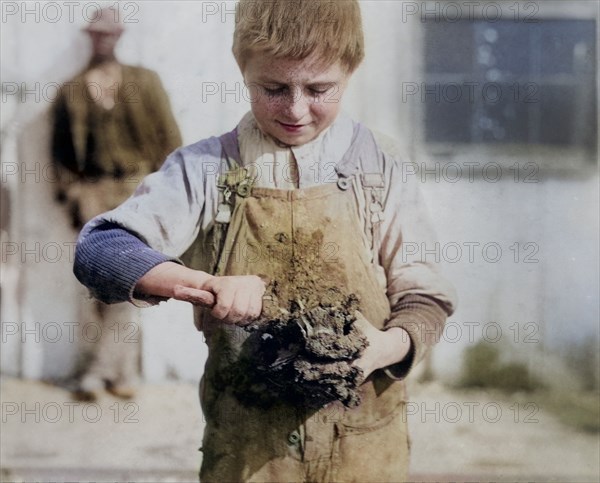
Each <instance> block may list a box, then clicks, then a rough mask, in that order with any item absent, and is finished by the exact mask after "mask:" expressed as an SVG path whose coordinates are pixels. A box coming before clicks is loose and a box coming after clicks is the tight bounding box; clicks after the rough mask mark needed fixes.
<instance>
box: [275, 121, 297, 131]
mask: <svg viewBox="0 0 600 483" xmlns="http://www.w3.org/2000/svg"><path fill="white" fill-rule="evenodd" d="M277 122H278V123H279V125H280V126H281V127H282V128H283V129H285V130H286V131H288V132H298V131H299V130H300V129H302V128H303V127H304V124H287V123H285V122H281V121H277Z"/></svg>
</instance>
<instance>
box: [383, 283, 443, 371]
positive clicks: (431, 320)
mask: <svg viewBox="0 0 600 483" xmlns="http://www.w3.org/2000/svg"><path fill="white" fill-rule="evenodd" d="M446 318H447V313H446V312H445V311H444V310H443V309H442V308H441V307H440V305H439V304H438V303H437V302H436V301H435V300H434V299H432V298H430V297H427V296H424V295H407V296H405V297H403V298H402V299H401V300H400V301H399V303H398V304H396V307H394V313H393V315H392V317H391V318H390V320H388V322H387V323H386V324H385V327H384V330H387V329H390V328H392V327H400V328H402V329H404V330H406V332H407V333H408V335H409V337H410V342H411V348H410V351H409V353H408V354H407V355H406V357H405V358H404V359H403V360H402V361H400V362H398V363H396V364H393V365H391V366H389V367H386V368H385V369H384V372H385V373H386V374H387V375H388V376H389V377H391V378H392V379H395V380H401V379H404V378H405V377H406V376H407V375H408V374H409V372H410V371H411V369H412V368H413V367H414V366H415V365H416V364H418V363H419V362H420V361H421V360H422V359H423V357H424V356H425V353H426V352H427V350H428V349H429V348H430V347H431V346H432V345H434V344H436V343H437V342H438V341H439V339H440V337H441V335H442V331H443V329H444V323H445V322H446Z"/></svg>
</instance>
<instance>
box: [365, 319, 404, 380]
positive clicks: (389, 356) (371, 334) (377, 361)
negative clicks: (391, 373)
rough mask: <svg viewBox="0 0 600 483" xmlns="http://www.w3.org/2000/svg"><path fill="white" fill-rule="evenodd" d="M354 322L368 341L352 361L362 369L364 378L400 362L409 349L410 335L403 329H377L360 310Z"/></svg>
mask: <svg viewBox="0 0 600 483" xmlns="http://www.w3.org/2000/svg"><path fill="white" fill-rule="evenodd" d="M355 323H356V326H357V327H358V328H359V329H360V330H361V331H362V333H363V334H364V336H365V337H366V338H367V341H368V342H369V345H368V346H367V348H366V349H365V351H364V352H363V354H362V356H360V357H359V358H358V359H356V360H355V361H354V365H355V366H356V367H358V368H360V369H362V371H363V378H364V379H366V378H367V377H369V375H370V374H371V373H372V372H373V371H375V370H377V369H382V368H384V367H387V366H391V365H393V364H396V363H398V362H401V361H402V360H403V359H404V358H405V357H406V355H407V354H408V352H409V351H410V344H411V342H410V337H409V335H408V332H406V331H405V330H404V329H402V328H400V327H391V328H390V329H388V330H379V329H377V328H375V327H374V326H373V325H372V324H371V323H370V322H369V321H368V320H367V319H365V317H364V316H363V315H362V314H361V313H360V312H357V313H356V322H355Z"/></svg>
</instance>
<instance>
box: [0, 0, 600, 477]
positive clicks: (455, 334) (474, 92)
mask: <svg viewBox="0 0 600 483" xmlns="http://www.w3.org/2000/svg"><path fill="white" fill-rule="evenodd" d="M116 3H118V4H119V5H120V8H121V13H122V15H123V21H124V24H125V27H126V30H125V33H124V34H123V38H122V40H121V42H120V44H119V46H118V50H117V56H118V58H119V60H120V61H121V62H123V63H126V64H133V65H141V66H144V67H147V68H150V69H153V70H155V71H156V72H158V74H159V75H160V77H161V79H162V82H163V85H164V87H165V89H166V91H167V93H168V95H169V97H170V100H171V105H172V108H173V112H174V114H175V117H176V120H177V122H178V124H179V127H180V129H181V132H182V136H183V141H184V144H189V143H192V142H195V141H197V140H199V139H202V138H205V137H208V136H211V135H217V134H220V133H222V132H225V131H226V130H229V129H232V128H233V127H234V126H235V124H236V123H237V122H238V121H239V119H240V118H241V117H242V115H243V114H244V113H245V112H246V111H247V110H248V109H249V104H248V95H247V93H246V91H245V90H244V87H243V83H242V79H241V75H240V73H239V71H238V69H237V65H236V64H235V61H234V59H233V56H232V55H231V53H230V48H231V38H232V33H233V29H234V25H235V17H234V13H233V10H234V2H227V1H223V2H221V1H218V2H202V1H195V2H190V1H169V2H166V1H151V2H150V1H148V2H133V1H131V2H129V1H121V2H111V3H108V4H105V3H102V2H2V33H1V45H2V47H1V54H2V57H1V59H2V62H1V78H2V115H1V121H2V123H1V129H2V138H1V140H2V146H1V149H2V152H1V162H2V185H1V186H2V206H1V215H2V219H1V222H2V226H1V229H2V235H1V236H2V239H1V240H2V273H1V292H0V295H1V309H0V310H1V321H2V352H1V372H2V424H3V426H4V429H5V430H6V429H8V430H9V431H11V432H10V434H11V439H7V438H6V436H3V437H2V448H1V455H2V461H1V462H0V463H1V467H2V471H3V474H4V476H5V477H7V478H17V479H18V478H19V477H20V476H18V475H30V476H31V475H33V476H31V478H34V477H35V478H38V479H44V478H54V479H55V480H57V479H58V480H60V479H61V478H62V477H63V476H61V475H66V476H64V477H65V478H67V477H72V478H74V477H75V476H74V475H81V474H83V478H85V477H86V475H97V474H101V475H108V477H107V478H109V479H112V480H113V481H114V480H115V479H118V478H120V477H121V476H119V475H126V476H122V477H128V478H130V479H131V478H134V476H135V475H142V476H140V478H141V479H146V481H149V480H148V479H147V478H150V477H152V478H154V479H156V481H158V479H159V478H163V477H164V478H173V480H172V481H175V480H176V481H179V480H177V478H180V479H185V478H187V477H189V475H192V477H193V474H194V472H195V466H196V465H197V464H198V461H199V459H198V454H199V453H197V451H196V449H197V447H198V446H200V438H201V432H202V431H201V425H202V421H201V414H200V411H199V407H198V405H197V401H196V396H195V391H196V388H195V386H196V384H197V382H198V380H199V378H200V376H201V374H202V367H203V362H204V359H205V356H206V352H205V351H206V347H205V345H204V343H203V341H202V335H201V334H200V333H198V332H197V331H196V330H195V328H194V326H193V323H192V320H191V309H190V308H189V307H188V306H187V305H186V304H182V303H176V302H169V303H167V304H161V306H159V307H154V308H151V309H147V310H144V311H143V315H142V319H143V321H142V332H141V335H140V336H141V337H142V357H141V361H140V365H141V371H142V374H143V379H144V387H143V389H142V391H141V393H140V395H139V396H138V399H136V400H135V401H133V402H132V403H123V402H118V403H116V402H115V400H112V399H108V398H107V399H106V400H102V401H100V402H99V403H98V404H100V407H102V408H105V412H104V414H105V417H104V419H107V418H108V416H107V415H108V414H110V418H108V419H110V421H103V420H101V421H100V424H98V425H96V426H93V425H92V426H90V424H89V421H87V419H85V418H84V419H85V420H81V421H80V424H75V423H76V422H77V418H76V417H75V423H73V421H71V420H66V412H65V413H64V414H65V415H64V416H63V417H62V418H60V420H59V421H58V424H53V423H52V422H51V421H50V423H49V421H48V419H52V418H49V417H48V415H47V414H46V415H45V417H44V414H43V408H44V407H46V405H47V404H50V403H52V402H55V401H59V402H60V404H59V406H60V407H61V408H62V409H63V410H65V406H64V404H66V403H65V401H68V394H67V393H65V392H64V391H62V390H61V387H62V386H64V381H67V380H68V379H69V377H70V376H71V375H72V373H73V370H74V367H75V364H76V360H77V355H78V351H79V349H80V347H79V345H78V341H77V340H74V339H73V338H72V337H70V336H69V335H70V334H69V324H70V323H77V322H81V321H77V302H76V300H77V298H78V297H85V296H86V292H85V290H84V289H83V288H82V287H81V286H80V285H79V284H78V282H77V280H76V279H75V278H74V276H73V275H72V262H73V246H74V240H75V237H76V233H75V232H74V231H73V230H72V229H71V228H70V227H69V222H68V219H67V214H66V213H65V212H64V210H63V209H62V207H61V206H60V205H58V204H57V203H56V202H55V201H54V194H53V186H52V185H53V183H54V182H55V179H54V178H53V176H52V171H51V169H50V165H51V159H50V120H49V108H50V106H51V104H52V102H53V100H54V99H55V98H56V95H57V88H58V86H59V85H60V84H61V83H63V82H65V81H66V80H68V79H70V78H72V77H73V76H74V75H75V74H76V73H78V72H79V71H81V70H82V69H83V68H84V67H85V66H86V64H87V61H88V58H89V55H90V45H89V40H88V39H87V37H86V36H85V35H84V33H83V32H82V31H81V28H82V27H83V26H84V25H85V23H86V18H89V17H90V16H93V12H94V9H95V8H97V7H96V6H100V5H102V6H108V7H110V6H111V5H114V4H116ZM361 7H362V12H363V18H364V27H365V35H366V42H367V53H366V60H365V62H364V63H363V65H362V66H361V67H360V69H359V70H358V71H357V73H356V74H355V75H354V77H353V79H352V81H351V85H350V87H349V90H348V91H347V93H346V97H345V100H344V103H345V104H344V108H345V110H346V111H347V112H349V113H350V114H351V115H352V116H353V117H354V118H355V119H358V120H360V121H362V122H364V123H365V124H367V125H368V126H369V127H371V128H373V129H376V130H378V131H381V132H384V133H386V134H388V135H390V136H392V137H394V138H396V139H397V140H398V141H400V143H401V146H402V147H403V150H404V164H403V172H404V173H405V176H406V177H407V178H408V177H414V178H416V179H417V180H419V182H420V185H421V188H422V190H423V192H424V193H425V197H426V200H427V203H428V206H429V209H430V211H431V215H432V218H433V221H434V225H435V227H436V229H437V232H438V236H439V244H438V245H435V246H423V245H421V244H420V243H419V242H418V241H408V243H406V245H405V248H404V250H405V253H406V254H408V253H418V254H420V255H421V256H422V258H424V259H428V260H437V261H439V262H440V264H441V265H442V266H443V270H444V271H445V274H446V276H447V277H448V278H449V279H450V280H451V281H452V282H453V283H454V284H455V286H456V288H457V291H458V294H459V301H460V302H459V307H458V310H457V312H456V313H455V314H454V315H453V316H452V317H451V318H450V319H449V321H448V323H447V327H446V331H445V332H444V334H443V337H442V339H441V341H440V344H439V345H438V346H437V347H436V349H435V351H434V352H433V354H432V356H431V357H430V358H429V359H428V360H427V361H425V363H423V364H421V366H420V367H419V369H418V371H416V372H415V374H414V375H413V376H412V380H411V387H412V395H411V396H410V401H411V402H410V403H409V417H410V418H411V420H410V424H411V428H412V435H413V462H412V465H413V466H412V472H413V475H414V477H415V479H422V480H423V481H427V480H428V479H429V478H432V479H433V478H435V479H437V480H438V481H439V480H440V479H442V480H443V479H444V478H448V479H452V478H453V479H454V480H455V481H456V480H464V479H467V478H471V479H473V478H479V477H481V478H495V479H496V480H498V479H499V480H502V479H503V478H508V479H511V481H515V480H518V479H521V478H523V479H525V480H526V479H529V480H531V479H536V478H539V479H540V481H541V480H548V479H555V480H556V481H597V480H598V477H599V473H598V472H599V471H600V470H599V462H598V458H599V456H598V455H599V446H598V431H599V430H600V422H599V415H598V406H599V402H600V401H599V398H598V390H599V366H600V362H599V342H598V341H599V304H598V293H599V279H598V273H599V271H598V262H599V259H598V241H599V240H598V220H599V216H598V215H599V213H598V211H599V199H598V181H599V179H598V164H597V163H598V16H599V3H598V2H597V1H595V0H588V1H555V0H544V1H543V0H539V1H535V2H534V1H510V2H504V1H495V2H494V1H492V2H488V1H483V0H480V1H475V2H461V1H452V2H445V1H436V2H412V1H399V0H394V1H383V0H377V1H376V0H364V1H361ZM40 381H41V382H40ZM48 383H51V384H48ZM36 402H40V404H41V406H40V408H41V409H39V411H40V414H41V417H40V421H37V422H36V421H35V417H34V416H31V415H30V416H27V415H26V414H24V413H23V411H24V408H25V409H27V408H29V409H31V408H34V411H35V407H36V406H35V403H36ZM23 404H25V406H23ZM27 404H29V406H27ZM111 404H112V405H115V404H117V406H116V409H114V410H109V409H107V408H110V407H112V406H111ZM125 404H135V406H130V407H129V409H127V408H125V406H124V405H125ZM131 408H134V409H137V411H136V413H138V414H137V416H138V417H137V420H138V421H136V422H139V424H134V425H129V426H127V425H124V424H116V425H114V426H112V423H113V422H115V423H122V422H123V419H124V416H123V414H129V413H127V411H128V410H130V409H131ZM469 408H471V410H469ZM484 408H485V409H484ZM490 408H491V409H490ZM116 410H120V411H121V413H120V414H119V417H116V412H115V411H116ZM427 411H429V412H427ZM494 411H495V412H494ZM76 414H79V413H76ZM113 416H114V417H113ZM142 416H143V417H142ZM471 416H472V417H471ZM169 418H171V419H169ZM80 419H81V418H80ZM92 419H93V418H92ZM134 419H136V418H134ZM496 419H497V420H496ZM48 423H49V424H48ZM72 423H73V424H72ZM103 423H106V424H103ZM532 423H534V424H532ZM59 427H60V428H61V432H62V434H65V435H68V436H64V437H63V439H62V440H60V444H59V445H57V446H56V447H54V449H53V450H52V451H48V445H49V442H50V441H54V439H53V438H55V437H57V436H56V432H57V428H59ZM100 427H102V428H104V430H105V431H104V432H102V435H104V436H102V437H99V436H98V435H99V428H100ZM5 430H4V431H3V434H5V435H6V434H7V432H6V431H5ZM124 431H125V432H124ZM108 433H110V434H109V435H108V436H107V434H108ZM106 438H109V439H106ZM110 438H112V439H110ZM109 441H112V443H110V442H109ZM136 441H137V442H138V443H139V444H138V443H135V444H134V442H136ZM149 445H150V446H149ZM132 446H133V448H132ZM180 446H181V448H180ZM63 448H66V449H68V451H67V450H63ZM140 448H141V449H140ZM434 452H435V453H434ZM432 454H435V455H436V457H435V458H434V457H432ZM440 454H441V455H442V456H438V455H440ZM84 467H85V468H86V470H85V471H88V473H85V471H84V470H81V468H84ZM69 468H71V469H69ZM73 468H75V469H73ZM133 470H135V471H137V473H135V472H134V473H128V471H133ZM36 471H38V473H36ZM69 471H71V473H70V472H69ZM77 471H84V473H77ZM90 471H92V473H89V472H90ZM93 471H100V473H97V474H96V473H93ZM102 471H104V472H105V473H102ZM111 471H113V473H111ZM115 472H116V473H115ZM119 472H121V473H119ZM144 472H146V473H144ZM147 472H149V473H147ZM7 475H8V476H7ZM132 475H134V476H132ZM161 475H162V476H161ZM165 475H166V476H165ZM169 475H170V476H169ZM21 477H22V476H21ZM90 477H91V476H90ZM136 477H137V476H136ZM23 478H27V477H26V476H25V477H23ZM77 478H79V476H77ZM97 478H100V477H99V476H97ZM161 481H162V480H161ZM165 481H167V480H165Z"/></svg>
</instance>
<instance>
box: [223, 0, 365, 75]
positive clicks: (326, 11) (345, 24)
mask: <svg viewBox="0 0 600 483" xmlns="http://www.w3.org/2000/svg"><path fill="white" fill-rule="evenodd" d="M232 50H233V55H234V57H235V59H236V61H237V63H238V65H239V67H240V69H241V70H242V72H243V71H244V68H245V64H246V61H247V60H248V57H249V56H250V55H252V54H253V53H255V52H258V53H261V54H267V55H271V56H273V57H276V58H291V59H299V60H301V59H305V58H307V57H308V56H309V55H311V54H313V53H314V54H316V55H317V57H318V59H319V60H320V61H322V62H323V63H326V64H333V63H335V62H336V61H338V60H339V61H340V62H341V63H342V66H344V67H345V68H346V69H347V71H348V72H350V73H352V72H354V70H355V69H356V68H357V67H358V66H359V64H360V63H361V61H362V60H363V58H364V37H363V31H362V21H361V15H360V7H359V5H358V1H357V0H239V2H238V4H237V6H236V27H235V32H234V34H233V48H232Z"/></svg>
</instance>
